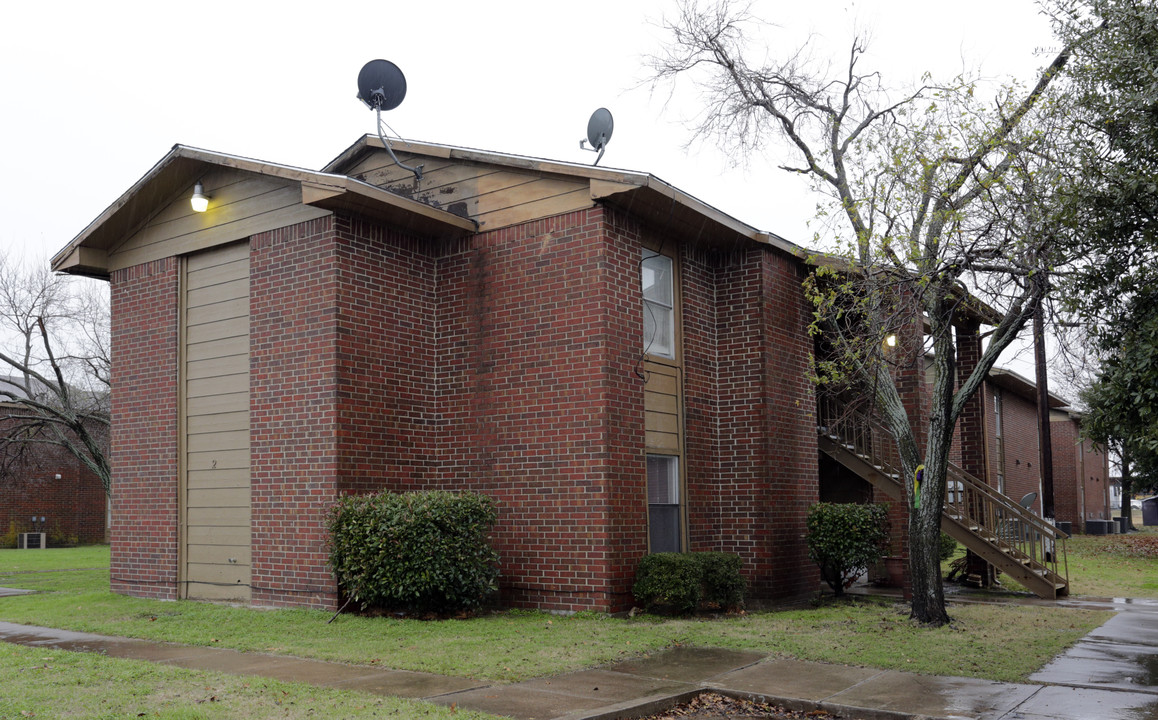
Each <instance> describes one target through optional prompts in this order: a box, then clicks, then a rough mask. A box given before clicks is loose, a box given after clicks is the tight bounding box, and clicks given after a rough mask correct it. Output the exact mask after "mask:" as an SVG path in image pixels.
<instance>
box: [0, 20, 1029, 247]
mask: <svg viewBox="0 0 1158 720" xmlns="http://www.w3.org/2000/svg"><path fill="white" fill-rule="evenodd" d="M673 11H674V2H673V0H638V1H637V0H585V1H584V2H578V3H566V4H564V3H554V2H542V1H541V0H540V1H539V2H502V1H501V0H491V1H489V2H479V1H478V0H442V2H438V3H428V2H412V1H408V2H396V1H394V0H377V1H375V2H353V1H349V2H348V1H345V0H329V1H328V2H322V3H299V2H293V1H292V0H291V1H289V2H286V1H285V0H282V1H281V2H277V3H272V2H248V1H246V0H234V2H212V3H211V2H182V3H175V2H158V1H157V0H152V1H150V2H124V1H117V0H108V1H105V2H77V1H73V0H66V1H65V2H63V3H60V2H55V3H53V2H38V3H33V2H21V3H14V4H11V6H10V7H6V8H5V12H4V22H3V27H0V67H2V68H3V70H2V71H0V130H2V132H0V158H2V162H3V169H4V172H3V173H0V214H2V217H3V222H0V248H3V249H4V250H6V251H8V250H13V251H15V252H17V253H20V254H22V255H23V256H24V257H25V258H26V259H28V260H33V259H39V258H46V257H47V256H49V255H51V254H52V253H54V252H55V251H56V250H58V249H60V248H61V247H63V246H64V245H65V244H66V243H67V242H68V241H69V240H71V239H72V238H73V237H74V236H75V235H76V234H78V233H79V232H80V231H81V230H82V229H83V228H84V227H85V226H86V225H87V224H88V223H89V222H90V221H91V220H93V219H94V218H95V217H96V216H97V215H99V214H100V213H101V212H102V211H103V210H104V209H105V208H106V207H107V206H108V205H109V204H111V203H112V202H113V201H114V200H116V199H117V197H119V196H120V195H121V193H123V192H124V191H125V190H126V189H128V187H129V186H130V185H132V184H133V183H134V182H135V181H136V180H137V179H138V178H140V177H141V176H142V175H143V174H144V173H145V172H147V171H148V170H149V168H150V167H152V165H153V164H154V163H155V162H156V161H158V160H159V159H160V158H161V157H162V156H163V155H164V154H165V153H166V152H167V151H168V150H169V148H170V147H172V145H173V144H175V143H182V144H186V145H192V146H195V147H202V148H206V149H210V150H216V151H221V152H227V153H233V154H237V155H243V156H247V157H253V158H258V159H262V160H269V161H273V162H279V163H285V164H289V165H297V166H301V167H305V168H311V169H318V168H320V167H321V166H322V165H324V164H325V163H326V162H328V161H329V160H330V159H332V158H333V157H334V156H336V155H337V154H338V153H339V152H340V151H341V150H343V149H344V148H346V147H347V146H348V145H350V144H351V143H353V142H354V141H355V140H356V139H357V138H358V137H360V136H361V135H363V134H365V133H370V132H373V131H374V117H373V113H372V112H371V111H370V110H368V109H366V107H365V106H364V105H362V104H361V103H360V102H358V101H357V100H356V99H355V97H354V96H355V94H356V92H357V86H356V79H357V74H358V70H359V69H360V68H361V66H362V65H363V64H364V63H365V62H366V61H368V60H371V59H374V58H379V57H380V58H386V59H389V60H391V61H393V62H394V63H396V64H397V65H398V66H399V67H400V68H401V69H402V70H403V72H404V73H405V74H406V77H407V81H408V86H409V89H408V93H407V96H406V99H405V101H404V102H403V104H402V106H401V107H399V108H398V109H397V110H394V111H392V112H390V113H389V114H388V115H387V118H386V119H387V121H388V122H389V123H390V125H391V127H392V128H393V129H394V130H395V131H396V132H397V133H398V134H399V135H401V136H402V137H405V138H410V139H415V140H424V141H430V142H439V143H445V144H452V145H462V146H467V147H476V148H481V149H486V150H495V151H502V152H510V153H517V154H525V155H532V156H537V157H544V158H550V159H556V160H568V161H575V162H584V163H589V162H592V161H593V160H594V157H595V156H594V155H593V154H590V153H586V152H583V151H581V150H580V149H579V148H578V141H579V139H580V138H582V137H583V136H584V134H585V132H586V125H587V118H588V116H589V115H590V114H591V112H592V111H593V110H595V109H596V108H598V107H600V106H606V107H607V108H609V109H610V110H611V111H612V113H613V114H614V117H615V133H614V137H613V139H612V141H611V143H610V145H609V146H608V150H607V153H606V155H605V156H604V159H603V162H602V163H601V164H602V165H603V166H606V167H620V168H627V169H631V170H639V171H645V172H650V173H652V174H654V175H657V176H659V177H661V178H663V179H664V180H666V181H667V182H670V183H672V184H674V185H675V186H677V187H679V188H681V189H683V190H685V191H686V192H689V193H691V194H692V195H695V196H697V197H699V198H700V199H702V200H704V201H706V202H708V203H711V204H712V205H715V206H716V207H718V208H719V209H721V210H723V211H725V212H727V213H729V214H730V215H733V216H734V217H736V218H738V219H740V220H742V221H744V222H746V223H748V224H750V225H754V226H756V227H758V228H760V229H762V230H768V231H772V232H775V233H777V234H779V235H782V236H784V237H786V238H788V239H789V240H792V241H794V242H797V243H800V244H803V245H810V244H811V240H810V238H811V231H810V230H809V229H808V227H807V222H808V220H809V219H810V218H811V217H812V216H813V214H814V209H815V200H814V199H812V198H810V197H809V196H808V195H807V193H806V188H805V186H804V183H803V181H802V180H800V179H798V178H795V177H792V176H788V175H786V174H785V173H783V172H782V171H779V170H777V169H775V166H776V165H777V164H778V162H779V161H780V158H778V157H776V154H775V153H770V154H769V155H768V156H766V157H757V158H749V159H748V164H747V166H744V165H739V166H737V165H736V163H735V162H733V161H732V159H729V158H727V157H724V156H723V155H722V154H721V153H720V152H718V151H717V150H716V148H715V147H713V146H711V145H699V146H695V147H693V148H691V149H690V150H685V148H684V145H685V143H686V141H687V140H688V138H689V136H690V133H689V131H688V129H687V126H686V125H685V124H684V120H686V118H688V117H690V116H692V115H693V114H694V113H695V102H696V98H695V97H694V95H691V94H678V95H676V96H675V97H673V98H671V99H670V100H669V98H668V96H667V94H666V93H660V94H657V95H652V94H651V93H650V91H649V90H648V89H647V88H637V85H638V82H639V80H640V79H641V78H643V77H644V75H645V70H644V65H643V60H642V58H643V56H644V55H646V54H647V53H649V52H652V51H654V50H655V49H656V48H657V47H658V43H659V42H660V41H661V40H662V38H663V37H664V35H663V32H662V31H661V30H660V28H659V27H658V25H659V23H660V20H661V18H662V16H663V15H664V13H665V12H666V13H668V14H671V13H672V12H673ZM753 11H754V14H756V15H757V16H759V17H761V18H763V19H765V20H767V21H768V22H771V23H775V24H776V25H778V26H780V27H781V28H783V30H782V31H779V30H778V31H776V33H775V34H774V36H773V37H774V41H775V42H779V43H783V44H785V45H795V44H796V43H797V42H798V41H799V40H800V39H802V38H803V37H804V36H805V35H806V34H808V33H815V34H817V35H818V36H819V39H820V40H821V41H822V42H825V43H827V44H828V45H829V46H830V47H833V48H835V49H837V51H839V52H841V54H843V48H844V47H845V44H844V43H845V39H846V38H847V37H849V34H850V32H851V31H852V29H853V28H854V26H855V27H861V28H867V29H869V30H870V31H871V34H872V37H873V42H872V45H871V46H870V55H869V57H868V59H867V61H866V62H869V63H872V64H873V65H875V66H879V67H880V69H881V70H882V71H883V73H884V74H885V76H886V79H887V80H888V81H889V82H890V84H894V85H903V84H904V83H906V82H908V81H909V80H912V79H914V78H916V77H918V76H919V75H920V74H921V73H922V72H924V71H926V70H928V71H931V72H933V73H934V75H936V76H941V77H944V76H950V75H952V74H954V73H955V72H957V71H960V70H961V69H962V67H963V66H968V67H971V68H972V67H979V68H980V69H981V70H982V72H983V73H984V74H985V75H987V76H991V77H1005V76H1011V75H1012V76H1015V77H1020V78H1023V79H1026V78H1030V77H1031V76H1032V73H1033V71H1034V70H1035V69H1036V68H1037V67H1038V66H1040V65H1041V64H1042V56H1040V55H1039V54H1036V53H1035V51H1036V50H1038V49H1039V48H1041V47H1043V46H1045V47H1049V46H1050V45H1051V43H1052V38H1051V37H1050V34H1049V27H1048V23H1047V22H1046V20H1045V18H1044V17H1042V16H1041V15H1039V13H1038V8H1037V6H1036V4H1035V3H1034V2H1033V0H974V1H973V2H970V3H956V2H954V3H950V2H937V1H936V0H923V1H921V0H860V1H858V2H852V1H851V0H811V1H810V2H804V3H801V2H771V1H769V2H761V1H757V2H755V3H753ZM772 52H775V48H773V50H772Z"/></svg>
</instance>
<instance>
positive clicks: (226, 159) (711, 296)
mask: <svg viewBox="0 0 1158 720" xmlns="http://www.w3.org/2000/svg"><path fill="white" fill-rule="evenodd" d="M394 150H395V152H396V153H397V154H398V156H399V158H400V159H401V161H402V163H403V164H405V165H410V166H416V165H421V166H422V167H423V171H422V173H421V177H420V178H419V177H417V176H416V175H415V174H412V173H411V172H410V171H409V170H406V169H404V168H403V167H401V166H400V165H399V164H396V163H395V162H394V161H393V160H392V159H391V158H390V156H389V155H388V154H387V153H386V151H385V149H384V148H383V146H382V145H381V142H380V141H379V140H378V138H376V137H365V138H363V139H361V140H359V141H358V142H356V143H355V144H354V145H352V146H351V147H349V148H348V149H347V150H346V151H345V152H343V153H342V154H341V155H340V156H339V157H338V158H337V159H335V160H334V161H333V162H331V163H330V164H329V165H327V166H326V167H325V168H324V169H323V170H321V171H310V170H303V169H299V168H292V167H287V166H284V165H277V164H274V163H268V162H262V161H257V160H251V159H247V158H241V157H236V156H231V155H224V154H220V153H214V152H208V151H204V150H197V149H193V148H188V147H184V146H176V147H174V148H173V150H172V151H171V152H169V153H168V154H167V155H166V156H165V157H164V158H162V160H161V161H160V162H159V163H158V164H157V165H156V166H154V167H153V168H152V169H151V170H150V171H149V172H148V173H147V174H146V175H145V176H144V177H142V178H141V179H140V180H139V181H138V182H137V183H136V184H134V185H133V186H132V187H131V188H129V189H128V190H127V191H126V192H125V193H124V194H123V195H122V196H121V197H120V198H119V199H118V200H117V201H116V202H115V203H114V204H113V205H112V206H111V207H109V208H108V210H106V211H105V212H104V213H103V214H101V216H100V217H98V218H97V219H96V220H94V221H93V223H92V224H90V225H89V226H88V227H87V228H86V229H85V230H84V231H83V232H82V233H80V235H78V236H77V238H75V239H74V240H73V241H72V242H71V243H69V245H68V246H67V247H65V248H64V249H63V250H62V251H61V252H60V253H58V254H57V255H56V256H55V257H54V258H53V267H54V268H55V269H56V270H60V271H65V272H71V273H77V274H82V275H88V276H92V277H98V278H104V279H107V280H108V281H109V283H110V285H111V295H112V339H113V353H114V354H113V377H112V379H113V397H112V401H113V403H112V404H113V409H112V415H113V452H112V461H113V474H114V478H113V483H114V487H113V510H114V511H113V521H112V571H113V572H112V575H113V578H114V580H113V589H114V590H116V591H117V592H123V593H129V594H133V595H140V596H149V597H161V598H190V599H220V600H230V601H238V602H248V603H253V604H260V605H294V606H313V607H327V608H330V607H334V606H336V604H337V603H338V602H339V598H338V596H337V591H336V587H335V584H334V579H333V576H332V574H331V572H330V570H329V567H328V565H327V556H328V546H327V537H326V533H325V525H324V523H325V517H326V513H327V511H328V510H329V508H330V507H331V506H332V505H333V503H334V502H335V500H336V499H337V498H338V497H339V496H341V495H343V494H346V493H360V492H367V491H373V490H379V489H387V490H395V491H406V490H416V489H423V488H440V489H470V490H475V491H478V492H482V493H486V494H487V495H489V496H491V497H493V498H494V499H495V500H497V501H498V507H499V520H498V525H497V527H496V530H495V532H494V534H493V541H494V543H495V545H496V549H497V550H498V552H499V555H500V558H501V559H500V572H501V577H500V585H501V591H502V599H503V601H504V602H506V603H508V604H511V605H520V606H533V607H539V608H544V609H550V610H561V611H572V610H598V611H616V610H623V609H626V608H629V607H630V606H631V604H632V596H631V585H632V582H633V575H634V572H635V568H636V565H637V563H638V561H639V559H640V558H641V557H643V556H644V555H645V554H646V553H649V552H660V551H673V550H715V551H726V552H734V553H737V554H739V555H740V556H741V557H742V558H743V560H744V563H745V573H746V575H747V577H748V580H749V583H750V590H751V595H752V596H753V597H755V598H789V597H796V596H800V595H803V594H807V593H812V592H815V590H816V588H817V587H818V573H817V571H816V569H815V566H814V565H813V564H812V563H811V562H809V561H808V558H807V550H806V547H805V544H804V542H803V541H802V537H803V535H804V532H805V514H806V511H807V509H808V507H809V505H811V504H812V503H814V502H816V501H817V500H818V499H819V498H821V497H823V496H824V495H825V494H826V493H828V492H829V490H823V489H822V486H823V487H829V488H831V487H832V486H833V484H834V482H835V481H834V479H833V478H834V476H833V475H832V474H831V473H827V472H825V471H824V469H823V468H822V466H821V464H820V463H821V461H822V459H824V462H825V463H826V464H834V466H835V467H837V468H840V469H841V470H840V472H853V473H854V474H855V473H857V472H861V473H864V474H865V476H866V477H871V478H872V480H873V481H874V482H881V481H882V480H881V478H880V477H878V476H879V475H880V474H879V473H875V474H874V471H872V470H871V468H870V469H868V470H865V469H864V468H863V467H862V465H863V462H862V461H861V460H858V459H857V458H856V457H854V456H852V455H850V454H849V453H848V452H847V451H846V450H844V446H843V445H832V443H831V437H829V435H830V434H831V429H828V428H823V427H822V428H820V430H821V432H820V433H818V432H817V430H818V422H817V404H816V395H815V389H814V387H813V385H812V384H811V381H810V379H809V377H810V373H809V368H810V361H811V354H812V352H813V349H814V347H813V342H814V341H813V339H812V337H811V336H810V335H809V333H808V324H809V322H810V320H811V308H810V306H809V304H808V303H807V301H806V299H805V296H804V293H803V289H802V286H801V281H802V280H803V278H804V277H805V276H806V274H807V273H808V271H809V266H808V265H807V262H806V260H805V255H806V254H805V253H804V252H803V251H802V250H801V249H800V248H798V247H797V246H795V245H793V244H791V243H789V242H787V241H785V240H783V239H782V238H780V237H777V236H776V235H773V234H770V233H765V232H760V231H758V230H756V229H754V228H752V227H750V226H748V225H746V224H744V223H742V222H740V221H738V220H735V219H734V218H731V217H729V216H727V215H725V214H723V213H721V212H719V211H718V210H716V209H714V208H712V207H710V206H708V205H705V204H704V203H702V202H700V201H698V200H696V199H695V198H693V197H691V196H689V195H687V194H685V193H683V192H681V191H680V190H679V189H677V188H675V187H673V186H671V185H669V184H667V183H665V182H663V181H662V180H659V179H658V178H656V177H654V176H652V175H648V174H646V173H636V172H629V171H622V170H611V169H604V168H596V167H589V166H584V165H576V164H571V163H561V162H552V161H546V160H538V159H533V158H526V157H518V156H513V155H507V154H502V153H493V152H483V151H477V150H470V149H465V148H455V147H447V146H441V145H433V144H426V143H416V142H406V141H399V142H398V143H397V144H396V145H395V147H394ZM197 183H201V185H202V187H203V189H204V194H206V195H208V196H209V198H210V201H209V208H208V210H207V211H206V212H203V213H198V212H194V211H192V210H191V209H190V204H189V198H190V196H191V195H192V193H193V190H194V186H195V185H196V184H197ZM974 335H976V333H974ZM970 347H973V346H972V345H970ZM978 347H979V346H978ZM968 363H969V361H968V360H963V368H965V369H966V371H967V369H968V367H970V366H969V364H968ZM906 382H907V387H908V388H909V389H908V390H906V393H907V395H906V397H907V398H908V399H909V400H910V401H911V402H912V403H914V408H915V409H916V410H918V411H919V408H918V406H919V404H920V397H921V396H920V392H919V385H920V382H921V378H920V375H919V374H918V373H913V377H912V378H910V380H909V381H906ZM971 432H973V433H974V434H977V433H978V432H979V431H976V430H974V431H971ZM822 440H823V441H824V442H825V443H827V444H826V445H824V447H822V445H821V443H822ZM849 466H851V467H853V468H857V469H856V470H852V471H849V470H848V467H849ZM888 482H894V483H895V480H888ZM870 495H871V493H870ZM894 514H895V516H896V518H895V519H896V520H897V522H898V523H902V522H903V515H904V509H903V508H901V507H899V506H896V507H895V508H894ZM958 525H959V529H961V532H972V530H970V529H969V528H970V527H971V525H970V524H969V523H965V522H959V523H958ZM972 525H976V524H975V523H973V524H972ZM976 537H977V538H980V537H981V534H977V536H976ZM979 541H980V540H979ZM899 551H900V552H901V553H903V552H904V548H903V547H901V548H900V550H899ZM1002 557H1005V556H1002ZM1010 562H1015V561H1012V560H1011V561H1010ZM1018 567H1022V565H1020V564H1019V565H1018ZM1044 577H1046V576H1045V575H1042V576H1041V577H1039V579H1042V578H1044ZM1050 577H1051V578H1052V576H1050ZM1042 582H1043V583H1045V584H1044V585H1043V588H1044V589H1043V590H1042V592H1043V593H1048V594H1050V596H1052V594H1053V593H1055V592H1057V588H1058V587H1061V588H1063V590H1064V587H1065V586H1064V584H1062V585H1060V586H1059V585H1058V584H1056V583H1055V582H1054V581H1053V580H1052V579H1049V580H1042Z"/></svg>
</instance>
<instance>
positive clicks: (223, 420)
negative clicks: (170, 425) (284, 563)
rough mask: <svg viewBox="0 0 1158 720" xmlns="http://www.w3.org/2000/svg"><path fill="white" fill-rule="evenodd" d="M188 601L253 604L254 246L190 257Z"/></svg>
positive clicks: (186, 299) (185, 363) (185, 391)
mask: <svg viewBox="0 0 1158 720" xmlns="http://www.w3.org/2000/svg"><path fill="white" fill-rule="evenodd" d="M183 282H184V284H183V286H182V310H183V321H184V328H183V330H184V332H183V347H182V351H183V352H182V361H181V399H182V408H183V409H182V420H183V422H182V428H183V434H184V442H183V445H182V458H181V460H182V462H181V467H182V469H181V474H182V483H181V485H182V491H181V492H182V498H181V500H182V502H181V505H182V515H183V520H184V533H183V545H182V561H181V565H182V576H183V577H182V579H183V580H184V581H185V582H184V597H187V598H189V599H193V600H220V601H234V602H249V601H250V599H251V592H250V587H249V586H250V581H251V577H252V573H251V565H250V550H251V524H250V522H251V516H250V482H249V481H250V476H249V460H250V458H249V454H250V452H249V244H248V243H245V242H242V243H236V244H232V245H226V246H223V247H218V248H213V249H211V250H207V251H205V252H200V253H197V254H195V255H191V256H189V257H188V258H186V260H185V273H184V278H183Z"/></svg>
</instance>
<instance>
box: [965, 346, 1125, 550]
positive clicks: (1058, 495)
mask: <svg viewBox="0 0 1158 720" xmlns="http://www.w3.org/2000/svg"><path fill="white" fill-rule="evenodd" d="M984 393H985V395H984V400H985V408H986V411H985V418H986V439H987V458H986V459H987V464H988V476H989V480H990V484H992V485H993V486H994V487H996V488H997V489H998V490H999V491H1000V492H1002V493H1004V494H1005V495H1008V496H1009V497H1011V498H1013V499H1014V500H1017V499H1019V498H1022V497H1024V496H1025V495H1026V494H1028V493H1037V497H1036V498H1035V500H1034V502H1033V504H1032V505H1031V506H1030V507H1031V509H1032V510H1033V511H1034V512H1035V513H1036V514H1038V515H1041V512H1042V479H1041V478H1042V475H1041V470H1042V468H1041V467H1040V466H1041V461H1040V455H1041V452H1040V442H1039V439H1038V414H1037V386H1036V385H1035V384H1034V383H1033V382H1032V381H1030V380H1028V379H1026V378H1023V377H1021V376H1020V375H1018V374H1017V373H1014V372H1012V371H1009V370H1003V369H1000V368H998V369H995V370H994V371H993V372H991V373H990V376H989V380H988V381H987V382H986V383H985V386H984ZM1049 418H1050V446H1051V449H1052V458H1053V487H1054V514H1055V515H1056V516H1057V517H1056V519H1057V520H1058V521H1063V522H1069V523H1071V526H1072V528H1073V530H1074V532H1082V531H1083V528H1084V524H1085V521H1086V520H1106V519H1109V517H1110V497H1109V483H1108V479H1109V460H1108V458H1107V457H1106V456H1105V455H1104V454H1103V453H1102V452H1101V451H1099V450H1097V449H1096V448H1094V446H1093V445H1092V444H1091V443H1090V441H1089V440H1086V439H1084V438H1083V437H1082V435H1081V415H1080V414H1079V413H1077V412H1074V411H1073V410H1072V409H1071V408H1070V407H1069V403H1068V402H1067V401H1066V400H1065V399H1064V398H1061V397H1058V396H1057V395H1054V394H1052V393H1051V394H1050V413H1049Z"/></svg>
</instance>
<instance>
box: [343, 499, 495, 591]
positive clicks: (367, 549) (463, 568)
mask: <svg viewBox="0 0 1158 720" xmlns="http://www.w3.org/2000/svg"><path fill="white" fill-rule="evenodd" d="M495 519H496V511H495V506H494V502H493V501H492V500H491V499H490V498H488V497H486V496H485V495H477V494H474V493H462V494H455V493H448V492H421V493H401V494H399V493H378V494H375V495H353V496H347V497H344V498H342V499H341V500H340V501H339V502H338V504H337V505H336V506H335V507H334V509H333V510H332V511H331V513H330V516H329V523H328V524H329V531H330V566H331V567H332V568H333V570H334V575H335V576H336V578H337V581H338V587H339V588H340V589H341V590H342V592H343V593H344V594H345V595H346V596H347V597H349V598H352V599H354V600H356V601H357V602H359V603H361V605H362V607H363V608H369V607H373V608H383V609H397V610H406V611H418V612H430V611H433V612H446V611H453V610H463V609H470V608H474V607H478V606H479V605H480V604H482V602H483V600H484V599H485V598H486V596H487V595H488V594H490V593H493V592H494V591H495V590H496V587H497V586H496V583H495V580H496V578H497V577H498V570H497V569H496V567H495V563H496V562H497V560H498V555H497V553H495V551H494V550H493V549H492V548H491V545H490V542H489V540H488V538H487V534H488V533H489V531H490V529H491V528H492V527H493V526H494V523H495Z"/></svg>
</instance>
